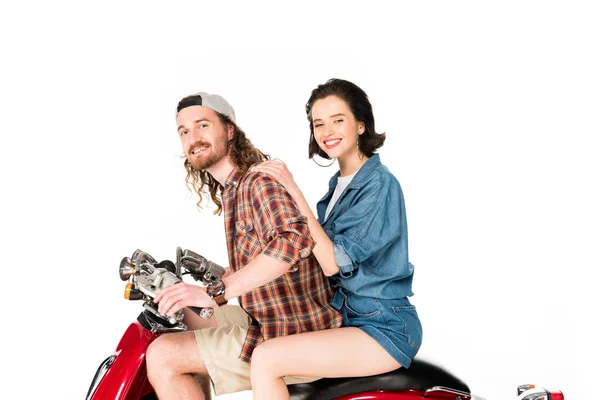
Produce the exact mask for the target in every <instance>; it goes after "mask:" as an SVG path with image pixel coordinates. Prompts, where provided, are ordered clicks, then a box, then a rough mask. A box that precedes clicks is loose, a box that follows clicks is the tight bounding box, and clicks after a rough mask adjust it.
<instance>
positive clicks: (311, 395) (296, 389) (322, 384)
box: [288, 360, 470, 400]
mask: <svg viewBox="0 0 600 400" xmlns="http://www.w3.org/2000/svg"><path fill="white" fill-rule="evenodd" d="M434 386H445V387H448V388H452V389H457V390H460V391H463V392H467V393H470V390H469V387H468V386H467V385H466V384H465V383H464V382H462V381H461V380H460V379H458V378H457V377H455V376H454V375H452V374H451V373H449V372H448V371H446V370H444V369H443V368H441V367H438V366H436V365H433V364H431V363H428V362H426V361H423V360H414V361H413V362H412V364H411V366H410V368H409V369H406V368H399V369H397V370H395V371H391V372H387V373H385V374H380V375H373V376H365V377H358V378H323V379H319V380H318V381H314V382H310V383H299V384H295V385H289V386H288V390H289V392H290V397H291V400H332V399H335V398H336V397H341V396H347V395H350V394H355V393H360V392H369V391H376V390H390V391H393V390H396V391H397V390H410V389H412V390H426V389H430V388H432V387H434Z"/></svg>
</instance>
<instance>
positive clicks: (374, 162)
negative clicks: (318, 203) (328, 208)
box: [321, 154, 381, 200]
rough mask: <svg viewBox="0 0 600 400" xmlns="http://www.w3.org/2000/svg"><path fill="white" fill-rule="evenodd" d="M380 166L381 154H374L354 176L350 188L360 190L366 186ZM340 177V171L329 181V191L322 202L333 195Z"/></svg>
mask: <svg viewBox="0 0 600 400" xmlns="http://www.w3.org/2000/svg"><path fill="white" fill-rule="evenodd" d="M379 165H381V160H380V159H379V154H373V156H371V158H369V159H368V160H367V162H366V163H364V164H363V166H362V167H360V169H359V170H358V172H357V173H356V175H354V178H352V182H350V184H349V185H348V187H349V188H352V189H360V187H361V186H362V185H363V184H364V182H365V180H366V179H367V178H368V177H369V175H370V174H371V171H373V168H376V167H378V166H379ZM339 176H340V171H338V172H336V173H335V175H333V176H332V177H331V179H330V180H329V191H328V192H327V194H326V195H325V197H323V198H322V199H321V200H324V199H326V198H327V197H329V196H330V195H331V194H332V193H333V191H334V190H335V186H336V185H337V179H338V177H339Z"/></svg>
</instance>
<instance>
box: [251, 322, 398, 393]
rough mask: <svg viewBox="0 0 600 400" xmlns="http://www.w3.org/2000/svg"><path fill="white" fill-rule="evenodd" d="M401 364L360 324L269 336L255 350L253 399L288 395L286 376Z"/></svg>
mask: <svg viewBox="0 0 600 400" xmlns="http://www.w3.org/2000/svg"><path fill="white" fill-rule="evenodd" d="M399 367H400V364H399V363H398V362H397V361H396V360H395V359H394V358H393V357H392V356H391V355H390V354H389V353H388V352H387V351H385V350H384V348H383V347H381V345H380V344H379V343H377V342H376V341H375V339H373V338H372V337H371V336H369V335H367V334H366V333H365V332H363V331H361V330H360V329H358V328H352V327H348V328H339V329H328V330H323V331H316V332H307V333H301V334H298V335H290V336H284V337H278V338H275V339H271V340H268V341H266V342H264V343H262V344H261V345H260V346H258V347H257V348H256V349H255V350H254V352H253V354H252V363H251V371H252V373H251V378H252V391H253V393H254V400H263V399H265V400H267V399H268V400H275V399H276V400H280V399H289V393H288V390H287V387H286V385H285V382H284V381H283V378H282V377H283V376H286V375H296V376H318V377H326V378H337V377H354V376H368V375H375V374H381V373H384V372H389V371H392V370H394V369H397V368H399Z"/></svg>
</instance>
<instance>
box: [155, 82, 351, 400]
mask: <svg viewBox="0 0 600 400" xmlns="http://www.w3.org/2000/svg"><path fill="white" fill-rule="evenodd" d="M177 126H178V128H177V131H178V133H179V137H180V140H181V144H182V147H183V151H184V153H185V157H186V160H185V162H184V166H185V168H186V171H187V178H186V181H187V183H188V186H189V187H191V188H194V190H195V191H196V192H197V193H198V195H199V197H200V201H199V202H198V205H200V203H201V202H202V198H203V195H204V196H207V195H208V194H210V196H211V199H212V200H213V202H214V203H215V204H216V205H217V211H216V212H215V213H221V211H224V212H225V233H226V237H227V249H228V252H229V262H230V267H231V273H229V271H228V273H227V274H226V275H225V276H224V277H223V279H222V281H219V282H216V283H215V284H211V285H209V286H208V287H206V288H203V287H200V286H198V285H190V284H187V283H181V284H178V285H174V286H171V287H168V288H166V289H164V290H163V291H161V292H160V293H159V294H158V295H157V297H156V299H155V301H157V302H158V303H159V311H160V312H161V314H163V315H172V314H174V313H175V312H177V311H178V310H180V309H182V308H184V307H188V306H196V307H213V308H214V310H215V313H214V315H213V317H211V318H210V319H207V320H202V319H200V318H199V317H198V316H196V315H195V314H193V313H191V312H190V310H188V309H185V310H184V314H185V322H186V324H188V327H189V328H190V330H189V331H187V332H181V333H170V334H167V335H162V336H160V337H159V338H158V339H157V340H155V341H154V342H153V343H152V345H151V346H150V347H149V349H148V352H147V356H146V361H147V366H148V378H149V379H150V382H151V383H152V385H153V386H154V388H155V390H156V392H157V394H158V396H159V398H161V399H172V398H185V399H195V398H198V399H209V398H210V386H209V383H208V378H210V381H211V382H212V384H213V388H214V390H215V393H216V394H217V395H220V394H224V393H232V392H237V391H242V390H249V389H251V384H250V364H249V362H250V358H251V356H252V351H253V350H254V348H255V347H256V346H257V345H258V344H260V343H262V342H263V341H264V340H268V339H271V338H274V337H277V336H283V335H290V334H295V333H300V332H307V331H313V330H321V329H328V328H335V327H339V326H340V325H341V316H340V315H339V314H338V312H337V311H336V310H334V309H333V308H332V307H331V306H330V305H329V300H330V297H331V290H330V288H329V285H328V282H327V279H326V278H325V276H324V275H323V273H322V271H321V268H320V267H319V266H318V264H317V262H316V259H315V258H314V257H313V256H312V254H311V250H312V248H313V246H314V243H313V241H312V239H311V237H310V234H309V231H308V225H307V221H306V218H305V217H302V216H301V215H300V213H299V211H298V209H297V207H296V205H295V204H294V202H293V201H292V200H291V197H290V196H289V194H288V193H287V192H286V191H285V189H284V188H283V187H282V186H281V185H279V184H278V183H277V182H276V181H275V180H274V179H273V178H272V177H270V176H268V175H266V174H262V173H257V172H248V170H249V168H250V167H251V166H252V165H253V164H255V163H259V162H261V161H264V160H266V159H267V158H268V156H266V155H265V154H263V153H262V152H260V151H259V150H258V149H256V148H255V147H254V146H253V145H252V144H251V143H250V141H249V140H248V139H247V138H246V136H245V134H244V132H243V131H242V130H241V129H240V128H239V127H238V126H237V125H236V122H235V112H234V110H233V108H232V107H231V106H230V105H229V103H228V102H227V101H226V100H225V99H223V98H222V97H221V96H218V95H214V94H208V93H203V92H201V93H197V94H195V95H192V96H188V97H186V98H184V99H182V100H181V101H180V102H179V104H178V106H177ZM236 297H237V298H238V301H239V303H240V305H241V307H240V306H235V305H223V304H224V303H226V301H227V300H229V299H233V298H236ZM192 330H193V331H192ZM195 378H199V381H200V386H198V385H197V384H196V380H195ZM314 379H316V378H302V377H288V381H287V382H288V383H298V382H307V381H311V380H314Z"/></svg>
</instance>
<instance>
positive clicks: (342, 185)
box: [325, 171, 358, 220]
mask: <svg viewBox="0 0 600 400" xmlns="http://www.w3.org/2000/svg"><path fill="white" fill-rule="evenodd" d="M356 172H358V171H356ZM356 172H355V173H353V174H351V175H347V176H339V177H338V180H337V185H336V186H335V190H334V191H333V196H331V200H330V201H329V205H328V206H327V210H326V211H325V220H326V219H327V217H329V213H330V212H331V209H332V208H333V206H334V205H335V203H336V202H337V200H338V199H339V198H340V196H341V195H342V193H344V190H345V189H346V188H347V187H348V185H349V184H350V182H351V181H352V178H354V175H356Z"/></svg>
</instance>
